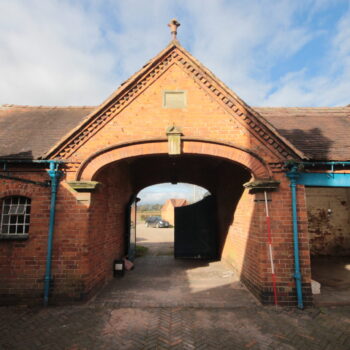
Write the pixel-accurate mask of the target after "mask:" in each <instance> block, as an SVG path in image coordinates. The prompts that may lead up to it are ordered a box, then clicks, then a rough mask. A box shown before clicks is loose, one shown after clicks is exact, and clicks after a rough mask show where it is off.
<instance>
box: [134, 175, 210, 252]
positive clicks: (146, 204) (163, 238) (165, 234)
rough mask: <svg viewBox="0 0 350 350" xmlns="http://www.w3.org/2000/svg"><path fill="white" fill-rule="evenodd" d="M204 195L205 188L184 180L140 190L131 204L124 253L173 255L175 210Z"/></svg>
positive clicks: (205, 195) (201, 198)
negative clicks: (127, 250)
mask: <svg viewBox="0 0 350 350" xmlns="http://www.w3.org/2000/svg"><path fill="white" fill-rule="evenodd" d="M207 196H210V192H209V191H208V190H207V189H205V188H203V187H200V186H197V185H194V184H188V183H170V182H169V183H162V184H157V185H152V186H148V187H146V188H144V189H142V190H141V191H140V192H139V193H138V194H137V201H136V202H133V203H131V208H130V225H129V227H130V234H129V235H128V236H129V251H130V252H131V254H130V253H129V254H128V256H131V258H134V257H135V256H136V257H138V256H144V255H152V256H164V255H165V256H174V248H175V231H176V230H177V227H176V226H175V222H176V221H177V220H179V219H178V215H176V212H177V210H179V208H183V207H186V208H187V207H191V206H193V205H194V204H195V203H197V202H200V201H202V200H203V198H204V197H207ZM180 219H181V215H180ZM134 223H135V224H134ZM185 225H186V226H187V223H185ZM133 250H135V252H134V251H133ZM135 253H136V254H135Z"/></svg>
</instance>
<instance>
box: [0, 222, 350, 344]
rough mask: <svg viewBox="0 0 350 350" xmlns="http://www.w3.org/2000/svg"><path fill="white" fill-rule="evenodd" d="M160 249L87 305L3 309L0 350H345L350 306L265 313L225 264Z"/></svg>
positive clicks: (349, 340) (349, 336) (271, 309)
mask: <svg viewBox="0 0 350 350" xmlns="http://www.w3.org/2000/svg"><path fill="white" fill-rule="evenodd" d="M156 230H159V229H156ZM160 230H161V229H160ZM145 232H146V231H144V233H145ZM163 232H164V233H165V231H163ZM169 232H170V231H169ZM160 233H161V231H158V232H156V233H155V232H154V231H153V233H152V235H154V234H156V235H158V234H160ZM152 235H151V236H152ZM169 235H170V234H169ZM170 236H171V235H170ZM140 237H142V238H143V243H147V234H144V235H143V236H140ZM162 239H163V240H164V236H163V238H162ZM148 243H150V244H156V242H152V243H151V242H148ZM162 243H165V242H162ZM140 244H141V242H140ZM161 247H163V248H164V247H165V245H161V246H158V248H157V247H156V246H153V247H152V246H151V249H150V250H149V252H150V255H148V256H144V257H140V258H138V259H136V263H135V269H134V270H132V271H129V272H127V273H126V274H125V275H124V276H123V277H121V278H116V279H114V280H113V281H112V282H111V283H110V284H108V285H107V286H106V287H105V288H104V289H103V290H102V291H101V292H100V293H99V294H98V295H97V296H96V297H95V298H94V299H92V300H90V301H89V302H87V303H85V304H80V305H74V306H72V305H70V306H56V307H53V306H51V307H48V308H43V307H31V308H30V307H26V306H16V307H1V308H0V349H1V350H17V349H18V350H32V349H35V350H95V349H96V350H99V349H101V350H102V349H106V350H111V349H117V350H119V349H120V350H122V349H130V350H137V349H145V350H146V349H154V350H161V349H220V350H221V349H278V350H280V349H281V350H283V349H288V350H292V349H307V350H313V349H315V350H323V349H332V350H343V349H344V350H349V349H350V306H342V307H322V308H321V307H317V308H308V309H306V310H303V311H302V310H298V309H296V308H280V307H277V308H275V307H271V306H269V307H266V306H265V307H264V306H261V305H260V304H259V303H257V302H256V300H255V299H254V298H253V297H252V296H251V294H250V293H249V292H248V291H247V290H246V289H245V288H244V286H242V285H241V284H240V283H239V281H238V277H237V276H236V275H235V274H234V273H233V271H232V270H231V269H230V267H229V266H228V265H225V264H224V263H222V262H202V261H189V260H187V261H182V260H175V259H173V257H172V256H171V255H162V251H163V253H164V250H162V249H163V248H161ZM168 248H169V246H168ZM168 248H167V249H168ZM167 251H168V250H167Z"/></svg>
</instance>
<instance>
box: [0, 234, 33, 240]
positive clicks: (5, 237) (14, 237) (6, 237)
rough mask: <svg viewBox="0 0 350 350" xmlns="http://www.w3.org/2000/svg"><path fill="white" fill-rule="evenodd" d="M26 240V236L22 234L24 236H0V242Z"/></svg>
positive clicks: (27, 236)
mask: <svg viewBox="0 0 350 350" xmlns="http://www.w3.org/2000/svg"><path fill="white" fill-rule="evenodd" d="M28 238H29V235H28V234H24V235H4V234H0V241H26V240H27V239H28Z"/></svg>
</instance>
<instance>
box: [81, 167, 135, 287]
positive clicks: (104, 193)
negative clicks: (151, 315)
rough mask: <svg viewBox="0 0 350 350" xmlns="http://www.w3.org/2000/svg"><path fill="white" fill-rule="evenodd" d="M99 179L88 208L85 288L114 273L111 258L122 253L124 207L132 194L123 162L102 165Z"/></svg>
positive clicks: (103, 281) (106, 279)
mask: <svg viewBox="0 0 350 350" xmlns="http://www.w3.org/2000/svg"><path fill="white" fill-rule="evenodd" d="M95 180H96V181H98V182H100V183H101V185H99V186H98V188H97V190H96V191H95V192H94V193H93V195H92V197H91V206H90V208H89V214H90V217H89V228H88V237H89V238H88V256H89V272H88V276H87V290H88V291H90V290H93V289H94V288H98V287H99V286H101V285H102V284H103V283H105V282H106V281H108V280H110V279H111V278H112V277H113V269H112V267H113V260H114V259H120V258H121V257H123V256H124V255H125V254H124V253H125V252H124V249H125V245H124V244H125V242H124V236H125V230H126V227H125V223H126V216H125V210H126V207H127V204H128V202H129V201H130V198H131V195H132V189H131V185H130V180H129V170H128V167H127V166H126V165H125V164H121V165H119V166H118V165H113V166H110V167H107V168H105V169H102V171H101V172H99V174H98V175H97V176H96V178H95Z"/></svg>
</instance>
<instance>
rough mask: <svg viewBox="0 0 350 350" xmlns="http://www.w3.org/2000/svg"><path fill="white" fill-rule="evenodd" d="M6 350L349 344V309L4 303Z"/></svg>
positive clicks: (336, 347)
mask: <svg viewBox="0 0 350 350" xmlns="http://www.w3.org/2000/svg"><path fill="white" fill-rule="evenodd" d="M0 333H1V337H0V349H1V350H10V349H11V350H12V349H18V350H30V349H38V350H44V349H45V350H56V349H66V350H88V349H89V350H90V349H94V350H95V349H108V350H111V349H118V350H119V349H131V350H137V349H158V350H160V349H308V350H313V349H315V350H322V349H332V350H342V349H344V350H345V349H346V350H349V349H350V308H349V307H338V308H325V309H309V310H306V311H303V312H302V311H298V310H296V309H292V310H286V309H284V310H277V311H276V310H275V309H274V308H271V307H268V308H267V307H262V306H254V307H237V308H232V309H227V308H225V309H222V308H221V309H220V308H219V309H218V308H208V309H204V308H185V307H178V308H173V307H168V308H113V307H111V306H110V305H109V306H106V305H101V304H90V305H83V306H73V307H71V306H69V307H68V306H67V307H50V308H47V309H43V308H38V309H28V308H21V307H3V308H0Z"/></svg>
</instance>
